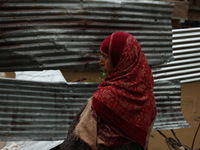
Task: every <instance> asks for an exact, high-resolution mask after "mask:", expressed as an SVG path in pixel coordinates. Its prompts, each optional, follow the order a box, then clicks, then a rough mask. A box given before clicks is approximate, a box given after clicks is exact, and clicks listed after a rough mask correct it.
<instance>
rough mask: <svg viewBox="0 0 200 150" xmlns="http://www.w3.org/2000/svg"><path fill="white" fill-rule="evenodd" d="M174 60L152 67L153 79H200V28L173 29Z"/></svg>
mask: <svg viewBox="0 0 200 150" xmlns="http://www.w3.org/2000/svg"><path fill="white" fill-rule="evenodd" d="M173 55H174V60H172V61H170V62H167V63H166V64H164V65H160V66H157V67H153V74H154V79H155V80H180V82H181V83H189V82H195V81H200V28H189V29H176V30H173Z"/></svg>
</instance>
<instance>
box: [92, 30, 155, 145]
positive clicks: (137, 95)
mask: <svg viewBox="0 0 200 150" xmlns="http://www.w3.org/2000/svg"><path fill="white" fill-rule="evenodd" d="M101 51H102V53H104V54H107V55H108V56H109V57H110V58H111V59H112V62H113V66H114V70H113V72H112V74H111V75H109V76H107V77H106V78H105V79H104V81H103V82H102V83H100V85H99V86H98V88H99V90H98V91H96V92H95V93H94V94H93V99H92V109H93V110H94V111H95V112H96V114H97V116H98V117H99V118H100V119H101V121H102V123H103V124H104V126H108V127H109V128H110V129H112V130H113V131H114V133H115V134H116V135H117V136H118V137H119V138H118V139H116V140H115V141H114V142H112V144H110V143H109V141H106V140H105V139H102V138H101V140H103V141H104V142H105V143H108V145H109V146H116V145H121V144H125V143H127V142H128V141H133V142H136V143H139V144H140V145H141V146H143V147H145V144H146V138H147V132H148V130H149V127H150V125H151V123H152V121H153V120H154V119H155V116H156V106H155V99H154V95H153V87H154V80H153V76H152V72H151V69H150V67H149V65H148V62H147V59H146V57H145V55H144V53H143V52H142V50H141V47H140V45H139V43H138V41H137V40H136V39H135V38H134V37H133V36H132V35H130V34H128V33H125V32H116V33H113V34H112V35H111V36H108V37H107V38H106V39H105V40H104V41H103V43H102V45H101ZM101 127H102V126H101ZM100 134H101V133H100ZM99 137H101V135H99Z"/></svg>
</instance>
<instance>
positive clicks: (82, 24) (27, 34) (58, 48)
mask: <svg viewBox="0 0 200 150" xmlns="http://www.w3.org/2000/svg"><path fill="white" fill-rule="evenodd" d="M172 10H173V4H172V3H169V2H158V1H149V0H147V1H141V2H140V1H138V0H135V1H134V0H133V1H123V2H120V1H117V0H116V1H107V0H103V1H100V0H95V1H94V0H57V1H56V0H48V1H46V0H40V1H34V0H5V1H2V2H1V7H0V12H1V13H0V17H1V19H0V30H1V35H0V37H1V39H0V49H1V51H0V71H1V72H8V71H22V70H32V71H33V70H44V69H60V68H67V69H70V70H71V69H79V70H80V69H83V70H84V69H86V68H93V67H94V68H96V66H97V63H98V59H99V58H98V57H97V54H98V53H99V47H100V44H101V42H102V41H103V39H104V38H105V37H106V36H108V35H110V34H111V33H113V32H115V31H127V32H129V33H131V34H133V35H134V36H135V37H136V39H137V40H138V41H139V42H140V44H141V47H142V49H143V51H144V53H145V54H146V56H147V58H148V61H149V64H150V65H155V64H160V63H163V62H165V61H166V60H168V59H169V58H171V57H172V47H171V45H172V31H171V29H172V27H171V13H172ZM72 66H73V67H72Z"/></svg>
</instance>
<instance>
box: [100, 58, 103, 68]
mask: <svg viewBox="0 0 200 150" xmlns="http://www.w3.org/2000/svg"><path fill="white" fill-rule="evenodd" d="M99 65H100V66H103V59H102V57H101V59H100V60H99Z"/></svg>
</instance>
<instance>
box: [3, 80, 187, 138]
mask: <svg viewBox="0 0 200 150" xmlns="http://www.w3.org/2000/svg"><path fill="white" fill-rule="evenodd" d="M97 85H98V84H97V83H80V82H79V83H69V84H66V83H43V82H33V81H32V82H30V81H22V80H10V79H0V87H1V88H0V99H1V100H0V140H1V141H5V140H10V141H20V140H62V139H64V138H65V137H66V134H67V129H68V127H69V125H70V123H71V121H72V120H73V118H74V116H75V115H76V113H77V112H78V110H79V109H80V107H81V106H82V105H83V104H84V103H86V101H87V99H88V98H89V97H91V96H92V94H93V92H94V91H96V90H97ZM154 95H155V98H156V105H157V110H158V116H157V120H156V122H155V125H154V129H155V130H156V129H159V130H164V129H176V128H183V127H188V126H189V124H188V123H187V122H186V121H185V120H184V118H183V116H182V112H181V102H180V84H179V82H177V81H173V82H169V81H163V82H155V88H154Z"/></svg>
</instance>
